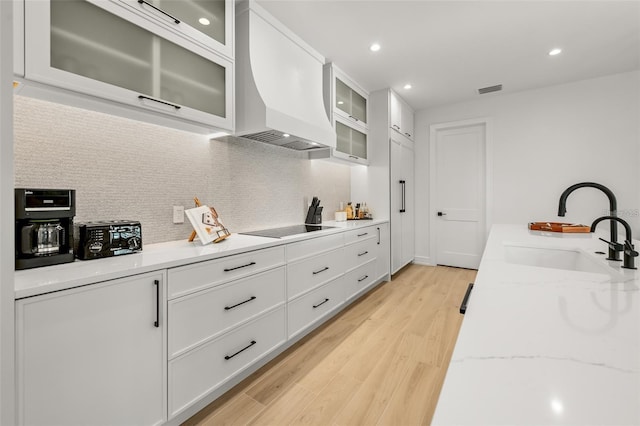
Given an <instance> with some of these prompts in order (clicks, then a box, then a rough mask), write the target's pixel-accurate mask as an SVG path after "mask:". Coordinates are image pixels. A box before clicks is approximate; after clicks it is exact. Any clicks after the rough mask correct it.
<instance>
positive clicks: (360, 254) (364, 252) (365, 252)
mask: <svg viewBox="0 0 640 426" xmlns="http://www.w3.org/2000/svg"><path fill="white" fill-rule="evenodd" d="M365 254H369V252H368V251H363V252H362V253H358V257H360V256H364V255H365Z"/></svg>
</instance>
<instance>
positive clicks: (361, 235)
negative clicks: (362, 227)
mask: <svg viewBox="0 0 640 426" xmlns="http://www.w3.org/2000/svg"><path fill="white" fill-rule="evenodd" d="M365 235H369V233H368V232H365V233H364V234H358V237H364V236H365Z"/></svg>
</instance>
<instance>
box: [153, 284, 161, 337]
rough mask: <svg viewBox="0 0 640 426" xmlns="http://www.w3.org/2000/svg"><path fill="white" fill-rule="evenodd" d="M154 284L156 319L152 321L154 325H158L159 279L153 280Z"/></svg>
mask: <svg viewBox="0 0 640 426" xmlns="http://www.w3.org/2000/svg"><path fill="white" fill-rule="evenodd" d="M153 285H155V286H156V320H155V321H154V322H153V326H154V327H160V281H158V280H153Z"/></svg>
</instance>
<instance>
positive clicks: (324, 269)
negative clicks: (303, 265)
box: [313, 266, 329, 275]
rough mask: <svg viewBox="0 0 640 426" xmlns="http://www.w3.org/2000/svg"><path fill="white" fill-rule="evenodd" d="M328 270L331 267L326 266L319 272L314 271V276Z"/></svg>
mask: <svg viewBox="0 0 640 426" xmlns="http://www.w3.org/2000/svg"><path fill="white" fill-rule="evenodd" d="M328 269H329V267H328V266H325V267H324V268H322V269H320V270H319V271H313V275H316V274H319V273H320V272H324V271H326V270H328Z"/></svg>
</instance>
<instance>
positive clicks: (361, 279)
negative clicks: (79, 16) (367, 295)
mask: <svg viewBox="0 0 640 426" xmlns="http://www.w3.org/2000/svg"><path fill="white" fill-rule="evenodd" d="M367 278H369V275H365V276H364V277H362V278H360V279H359V280H358V282H361V281H364V280H366V279H367Z"/></svg>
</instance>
